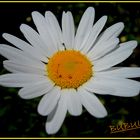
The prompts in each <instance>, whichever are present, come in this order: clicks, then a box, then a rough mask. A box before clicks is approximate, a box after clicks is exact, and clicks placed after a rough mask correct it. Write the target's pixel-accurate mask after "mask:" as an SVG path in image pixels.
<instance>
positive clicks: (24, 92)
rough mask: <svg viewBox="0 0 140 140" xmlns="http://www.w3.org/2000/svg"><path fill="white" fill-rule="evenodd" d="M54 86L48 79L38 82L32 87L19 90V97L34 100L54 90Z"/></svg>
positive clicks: (26, 86)
mask: <svg viewBox="0 0 140 140" xmlns="http://www.w3.org/2000/svg"><path fill="white" fill-rule="evenodd" d="M53 86H54V84H53V83H52V82H51V81H50V80H47V78H46V79H42V80H38V81H36V82H34V83H32V84H30V85H25V87H24V88H22V89H21V90H19V93H18V94H19V96H20V97H21V98H23V99H33V98H36V97H39V96H42V95H44V94H46V93H47V92H49V91H50V90H51V89H52V88H53Z"/></svg>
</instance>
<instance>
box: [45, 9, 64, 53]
mask: <svg viewBox="0 0 140 140" xmlns="http://www.w3.org/2000/svg"><path fill="white" fill-rule="evenodd" d="M45 19H46V21H47V22H48V24H49V27H50V28H51V30H52V34H53V37H54V39H55V41H56V42H57V44H58V45H60V48H59V49H60V50H61V49H63V48H61V47H62V45H61V44H62V43H63V40H62V31H61V28H60V26H59V23H58V21H57V19H56V17H55V15H54V14H53V13H52V12H50V11H46V12H45Z"/></svg>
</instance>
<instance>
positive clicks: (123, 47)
mask: <svg viewBox="0 0 140 140" xmlns="http://www.w3.org/2000/svg"><path fill="white" fill-rule="evenodd" d="M136 46H137V41H128V42H125V43H121V44H120V47H119V48H118V49H116V50H114V51H113V52H111V53H110V54H107V55H106V56H104V57H102V58H101V59H99V60H97V61H94V69H95V71H102V70H105V69H108V68H110V67H112V66H114V65H116V64H119V63H120V62H122V61H124V60H125V59H127V58H128V57H129V56H130V55H131V54H132V53H133V50H134V49H135V48H136Z"/></svg>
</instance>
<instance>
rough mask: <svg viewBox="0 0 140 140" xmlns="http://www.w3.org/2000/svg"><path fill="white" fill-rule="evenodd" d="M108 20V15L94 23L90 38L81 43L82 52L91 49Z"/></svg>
mask: <svg viewBox="0 0 140 140" xmlns="http://www.w3.org/2000/svg"><path fill="white" fill-rule="evenodd" d="M106 21H107V16H103V17H101V18H100V19H99V20H98V21H97V22H96V23H95V24H94V26H93V28H92V31H91V34H90V35H89V37H88V39H87V40H86V42H85V43H82V45H81V48H82V52H84V53H87V52H88V51H89V49H90V48H91V47H92V45H93V44H94V42H95V41H96V39H97V37H98V35H99V33H100V32H101V30H102V29H103V27H104V25H105V23H106Z"/></svg>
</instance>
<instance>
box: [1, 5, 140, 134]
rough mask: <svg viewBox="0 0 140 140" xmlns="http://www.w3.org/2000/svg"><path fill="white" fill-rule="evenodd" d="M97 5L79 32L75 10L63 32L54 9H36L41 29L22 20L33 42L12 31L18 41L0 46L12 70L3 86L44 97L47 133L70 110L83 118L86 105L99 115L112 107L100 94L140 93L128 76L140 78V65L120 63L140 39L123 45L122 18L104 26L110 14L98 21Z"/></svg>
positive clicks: (56, 127)
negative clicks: (106, 104)
mask: <svg viewBox="0 0 140 140" xmlns="http://www.w3.org/2000/svg"><path fill="white" fill-rule="evenodd" d="M94 16H95V11H94V8H92V7H89V8H87V10H86V11H85V13H84V14H83V16H82V18H81V21H80V23H79V26H78V28H77V30H75V26H74V20H73V16H72V14H71V12H63V15H62V30H61V28H60V26H59V24H58V21H57V19H56V17H55V16H54V15H53V14H52V13H51V12H50V11H47V12H46V13H45V17H44V16H42V15H41V14H40V13H38V12H33V13H32V18H33V21H34V23H35V25H36V27H37V31H38V32H36V31H35V30H33V29H32V28H31V27H29V26H28V25H25V24H22V25H21V26H20V30H21V32H22V33H23V35H24V36H25V38H26V39H27V40H28V41H29V43H27V42H25V41H23V40H21V39H19V38H17V37H15V36H13V35H10V34H7V33H4V34H3V37H4V38H5V39H6V40H7V41H9V42H10V43H11V44H13V45H14V46H15V47H11V46H9V45H6V44H0V54H1V55H3V56H4V57H6V58H7V59H8V60H5V61H4V62H3V64H4V68H6V69H7V70H8V71H10V72H12V73H11V74H5V75H2V76H0V84H1V85H2V86H8V87H22V88H21V89H20V90H19V96H20V97H22V98H23V99H32V98H35V97H39V96H42V95H43V97H42V99H41V101H40V103H39V105H38V112H39V114H41V115H44V116H48V117H47V122H46V131H47V133H49V134H54V133H56V132H57V131H58V130H59V129H60V127H61V125H62V123H63V121H64V119H65V116H66V114H67V111H68V112H69V113H70V114H71V115H73V116H78V115H80V114H81V113H82V106H84V107H85V108H86V109H87V111H88V112H89V113H90V114H91V115H93V116H94V117H97V118H103V117H105V116H107V111H106V109H105V107H104V106H103V105H102V103H101V102H100V100H99V99H98V98H97V97H96V95H95V94H94V93H96V94H101V95H105V94H108V95H115V96H122V97H132V96H136V95H138V94H139V91H140V83H139V82H137V81H134V80H131V79H128V78H134V77H139V76H140V68H136V67H135V68H129V67H115V65H117V64H119V63H120V62H122V61H124V60H125V59H127V58H128V57H129V56H130V55H131V54H132V52H133V50H134V49H135V48H136V46H137V41H128V42H125V43H120V44H119V38H118V36H119V34H120V33H121V32H122V30H123V28H124V24H123V23H122V22H119V23H116V24H114V25H112V26H111V27H109V28H107V29H106V30H104V31H103V32H102V33H101V31H102V30H103V27H104V25H105V23H106V21H107V16H103V17H101V18H100V19H99V20H98V21H97V22H96V23H94V24H93V22H94Z"/></svg>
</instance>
